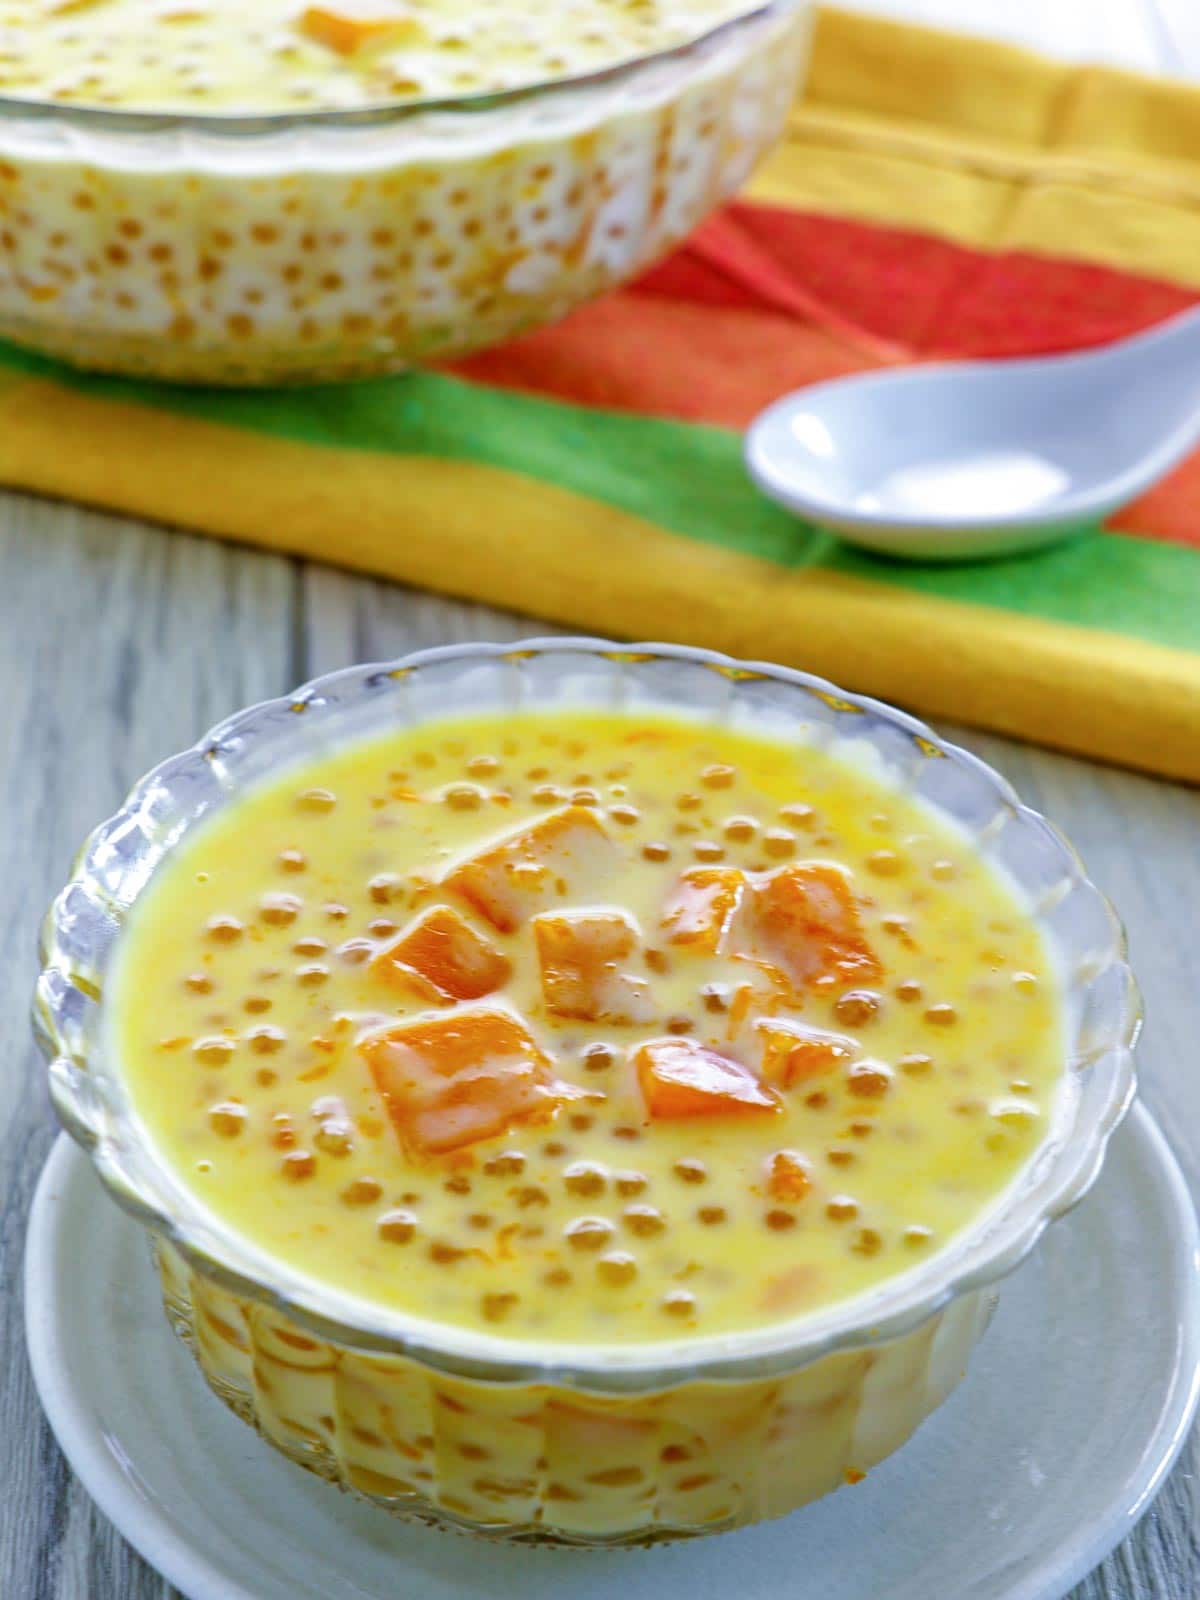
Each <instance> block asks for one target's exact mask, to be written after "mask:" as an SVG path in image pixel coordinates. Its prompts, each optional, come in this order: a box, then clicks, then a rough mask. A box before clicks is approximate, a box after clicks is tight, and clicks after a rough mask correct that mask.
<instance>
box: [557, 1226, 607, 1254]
mask: <svg viewBox="0 0 1200 1600" xmlns="http://www.w3.org/2000/svg"><path fill="white" fill-rule="evenodd" d="M612 1237H613V1225H612V1223H611V1222H609V1221H608V1219H607V1218H606V1217H577V1218H576V1219H575V1221H574V1222H570V1223H568V1224H567V1226H566V1227H565V1228H564V1229H563V1238H564V1240H565V1241H566V1243H567V1244H568V1245H570V1247H571V1249H572V1250H583V1251H588V1252H591V1251H596V1250H603V1249H605V1248H606V1247H607V1246H608V1245H609V1243H610V1242H611V1240H612Z"/></svg>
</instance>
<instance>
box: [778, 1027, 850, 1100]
mask: <svg viewBox="0 0 1200 1600" xmlns="http://www.w3.org/2000/svg"><path fill="white" fill-rule="evenodd" d="M754 1031H755V1032H756V1033H757V1034H758V1037H759V1040H760V1041H761V1044H762V1075H763V1077H764V1078H765V1079H766V1080H767V1082H768V1083H773V1084H777V1085H778V1086H779V1087H780V1088H782V1089H791V1088H793V1087H794V1086H795V1085H796V1084H798V1083H805V1082H807V1080H808V1079H810V1078H820V1077H823V1076H824V1074H825V1073H827V1072H832V1071H833V1070H834V1068H835V1067H844V1066H847V1065H849V1063H850V1062H851V1061H854V1060H855V1059H856V1058H857V1057H858V1055H859V1050H858V1047H857V1045H856V1044H855V1043H854V1040H853V1039H847V1038H843V1036H842V1035H841V1034H838V1033H826V1032H825V1031H824V1030H823V1029H821V1028H809V1027H806V1026H805V1025H804V1024H803V1023H801V1022H792V1021H787V1020H784V1019H783V1018H776V1017H762V1018H760V1019H759V1020H758V1021H757V1022H756V1023H755V1024H754Z"/></svg>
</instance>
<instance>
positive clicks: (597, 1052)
mask: <svg viewBox="0 0 1200 1600" xmlns="http://www.w3.org/2000/svg"><path fill="white" fill-rule="evenodd" d="M580 1060H581V1061H582V1063H583V1068H584V1071H585V1072H607V1071H608V1070H609V1069H610V1068H611V1067H612V1066H614V1065H615V1064H616V1060H617V1052H616V1051H615V1050H614V1049H613V1047H612V1045H610V1044H602V1043H600V1042H599V1041H597V1042H596V1043H594V1044H589V1045H588V1046H587V1047H586V1048H585V1049H584V1051H583V1053H582V1055H581V1057H580Z"/></svg>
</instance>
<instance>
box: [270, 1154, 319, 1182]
mask: <svg viewBox="0 0 1200 1600" xmlns="http://www.w3.org/2000/svg"><path fill="white" fill-rule="evenodd" d="M279 1170H280V1172H281V1173H282V1175H283V1176H284V1177H285V1178H286V1179H287V1180H288V1182H289V1183H303V1182H304V1181H305V1180H306V1179H308V1178H312V1177H315V1175H316V1171H317V1158H316V1156H314V1155H313V1154H312V1152H311V1151H309V1150H288V1151H287V1152H286V1153H285V1154H284V1155H283V1156H282V1158H281V1159H280V1162H279Z"/></svg>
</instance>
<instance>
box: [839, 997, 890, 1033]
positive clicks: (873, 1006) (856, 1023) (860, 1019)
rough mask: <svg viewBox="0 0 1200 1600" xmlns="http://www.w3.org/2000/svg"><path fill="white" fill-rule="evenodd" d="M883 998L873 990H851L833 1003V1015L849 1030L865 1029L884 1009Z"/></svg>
mask: <svg viewBox="0 0 1200 1600" xmlns="http://www.w3.org/2000/svg"><path fill="white" fill-rule="evenodd" d="M882 1006H883V1001H882V998H881V997H880V996H879V995H878V994H876V993H875V991H874V990H873V989H849V990H847V992H846V993H845V994H843V995H839V996H838V998H837V999H836V1000H835V1001H834V1003H833V1014H834V1016H835V1017H836V1018H837V1019H838V1021H839V1022H840V1023H841V1024H842V1025H843V1027H847V1028H865V1027H866V1026H867V1025H868V1023H871V1022H874V1021H875V1019H876V1017H877V1016H878V1015H879V1013H880V1010H881V1009H882Z"/></svg>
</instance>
